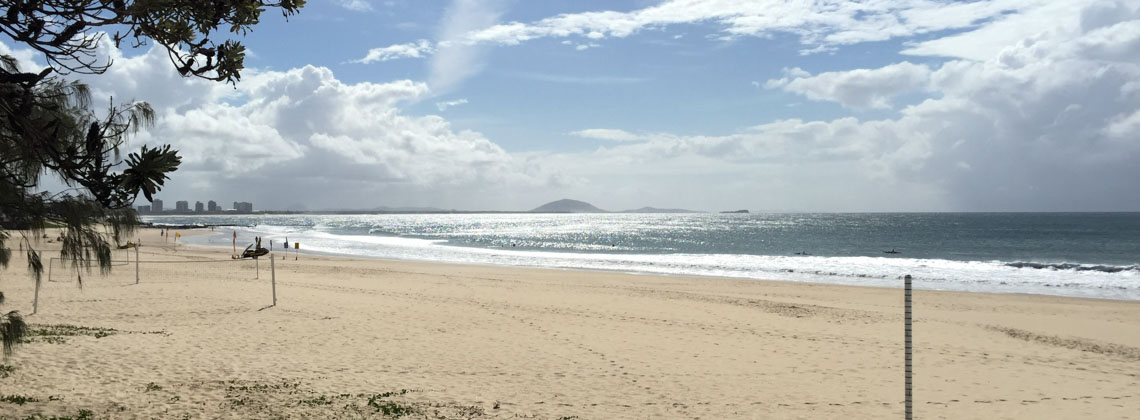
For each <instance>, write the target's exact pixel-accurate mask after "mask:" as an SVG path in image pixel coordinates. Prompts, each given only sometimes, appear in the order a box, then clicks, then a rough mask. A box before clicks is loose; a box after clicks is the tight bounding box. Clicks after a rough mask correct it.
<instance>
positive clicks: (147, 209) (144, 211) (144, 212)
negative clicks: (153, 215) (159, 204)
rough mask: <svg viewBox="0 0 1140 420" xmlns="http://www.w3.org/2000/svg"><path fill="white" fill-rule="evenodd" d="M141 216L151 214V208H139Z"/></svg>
mask: <svg viewBox="0 0 1140 420" xmlns="http://www.w3.org/2000/svg"><path fill="white" fill-rule="evenodd" d="M138 210H139V214H149V213H150V206H139V209H138Z"/></svg>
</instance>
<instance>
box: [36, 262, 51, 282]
mask: <svg viewBox="0 0 1140 420" xmlns="http://www.w3.org/2000/svg"><path fill="white" fill-rule="evenodd" d="M52 261H55V258H48V281H51V263H52ZM38 286H39V285H37V287H38Z"/></svg>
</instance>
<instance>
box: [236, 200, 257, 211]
mask: <svg viewBox="0 0 1140 420" xmlns="http://www.w3.org/2000/svg"><path fill="white" fill-rule="evenodd" d="M234 210H237V212H238V213H253V203H247V202H244V201H241V202H234Z"/></svg>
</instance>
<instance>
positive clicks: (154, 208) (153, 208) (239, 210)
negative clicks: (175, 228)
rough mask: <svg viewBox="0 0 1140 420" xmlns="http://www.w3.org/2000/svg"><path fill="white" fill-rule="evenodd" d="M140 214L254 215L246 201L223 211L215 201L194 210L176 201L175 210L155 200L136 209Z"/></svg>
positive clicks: (188, 204) (195, 206) (235, 203)
mask: <svg viewBox="0 0 1140 420" xmlns="http://www.w3.org/2000/svg"><path fill="white" fill-rule="evenodd" d="M135 209H136V210H138V212H139V214H146V215H155V214H249V213H253V203H249V202H245V201H235V202H234V205H233V207H231V208H228V209H223V208H222V207H221V206H219V205H218V203H217V202H215V201H214V200H210V201H207V202H206V204H202V202H201V201H195V202H194V209H193V210H191V209H190V202H189V201H185V200H183V201H175V202H174V208H173V209H167V208H164V207H163V203H162V200H159V199H157V198H156V199H155V200H154V201H152V202H151V204H150V205H149V206H147V205H140V206H138V207H136V208H135Z"/></svg>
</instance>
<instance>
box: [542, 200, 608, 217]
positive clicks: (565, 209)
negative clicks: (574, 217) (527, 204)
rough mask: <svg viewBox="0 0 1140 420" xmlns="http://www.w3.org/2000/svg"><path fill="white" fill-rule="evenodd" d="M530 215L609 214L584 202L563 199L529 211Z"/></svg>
mask: <svg viewBox="0 0 1140 420" xmlns="http://www.w3.org/2000/svg"><path fill="white" fill-rule="evenodd" d="M531 212H532V213H609V212H608V211H605V210H602V209H599V208H597V207H594V205H593V204H590V203H587V202H585V201H578V200H571V199H568V198H564V199H561V200H557V201H551V202H549V203H546V204H543V205H541V206H538V207H535V209H534V210H531Z"/></svg>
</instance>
